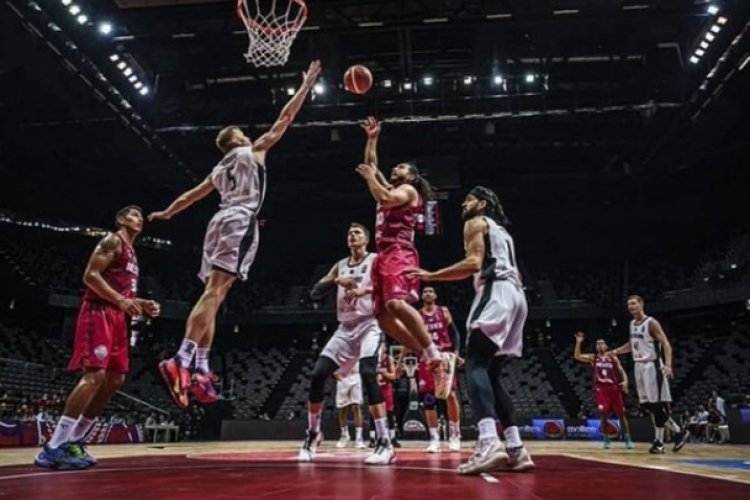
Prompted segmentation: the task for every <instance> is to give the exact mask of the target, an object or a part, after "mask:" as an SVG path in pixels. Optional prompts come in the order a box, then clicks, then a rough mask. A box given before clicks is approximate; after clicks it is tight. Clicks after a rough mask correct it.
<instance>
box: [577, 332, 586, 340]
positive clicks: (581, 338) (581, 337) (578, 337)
mask: <svg viewBox="0 0 750 500" xmlns="http://www.w3.org/2000/svg"><path fill="white" fill-rule="evenodd" d="M583 339H584V335H583V332H576V342H583Z"/></svg>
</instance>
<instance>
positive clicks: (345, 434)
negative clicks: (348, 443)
mask: <svg viewBox="0 0 750 500" xmlns="http://www.w3.org/2000/svg"><path fill="white" fill-rule="evenodd" d="M341 437H345V438H347V439H349V427H342V428H341Z"/></svg>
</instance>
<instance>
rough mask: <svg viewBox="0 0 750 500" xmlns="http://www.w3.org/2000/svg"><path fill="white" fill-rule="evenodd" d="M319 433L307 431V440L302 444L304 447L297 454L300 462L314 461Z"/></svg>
mask: <svg viewBox="0 0 750 500" xmlns="http://www.w3.org/2000/svg"><path fill="white" fill-rule="evenodd" d="M318 441H319V439H318V433H317V432H310V431H307V437H306V438H305V442H304V443H303V444H302V448H301V449H300V450H299V455H298V456H297V461H298V462H312V461H313V459H314V458H315V452H316V451H317V448H318Z"/></svg>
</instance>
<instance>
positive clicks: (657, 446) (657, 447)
mask: <svg viewBox="0 0 750 500" xmlns="http://www.w3.org/2000/svg"><path fill="white" fill-rule="evenodd" d="M648 452H649V453H652V454H654V455H659V454H661V453H664V444H663V443H662V442H661V441H654V444H653V445H652V446H651V448H649V450H648Z"/></svg>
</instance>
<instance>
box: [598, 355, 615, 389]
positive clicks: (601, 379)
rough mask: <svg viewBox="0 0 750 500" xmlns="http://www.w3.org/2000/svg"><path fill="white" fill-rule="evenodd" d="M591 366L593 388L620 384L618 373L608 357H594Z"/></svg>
mask: <svg viewBox="0 0 750 500" xmlns="http://www.w3.org/2000/svg"><path fill="white" fill-rule="evenodd" d="M591 366H592V368H593V372H594V373H593V375H594V386H597V385H616V384H619V383H620V372H619V371H618V370H617V365H615V362H614V361H613V360H612V358H610V357H609V356H599V355H598V354H596V355H594V363H593V364H592V365H591Z"/></svg>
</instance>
